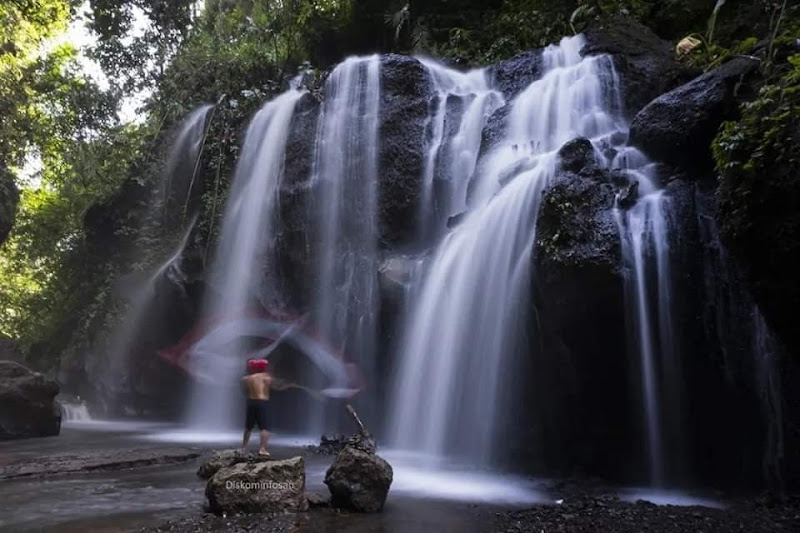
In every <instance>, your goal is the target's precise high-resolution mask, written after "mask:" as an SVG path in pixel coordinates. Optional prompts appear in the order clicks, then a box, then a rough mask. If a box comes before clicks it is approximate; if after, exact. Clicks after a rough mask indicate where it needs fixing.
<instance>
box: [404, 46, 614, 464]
mask: <svg viewBox="0 0 800 533" xmlns="http://www.w3.org/2000/svg"><path fill="white" fill-rule="evenodd" d="M584 43H585V41H584V39H583V37H582V36H576V37H571V38H565V39H563V40H562V41H561V42H560V43H559V45H557V46H556V45H554V46H550V47H548V48H546V49H545V50H544V52H543V57H542V61H543V66H544V75H543V76H542V78H541V79H540V80H538V81H535V82H534V83H532V84H531V85H530V86H529V87H528V88H527V89H526V90H525V91H523V92H522V93H521V94H520V95H519V96H518V97H517V98H516V99H515V100H514V102H513V103H512V109H511V112H510V114H509V118H508V123H507V128H506V132H507V133H506V136H505V139H504V140H503V141H502V142H501V143H499V144H498V145H497V146H496V147H495V148H493V149H492V150H491V151H490V152H489V153H488V154H486V155H485V156H484V157H483V158H482V159H481V161H480V162H479V163H478V164H477V169H476V175H475V177H474V179H475V186H474V191H473V192H472V197H471V202H470V204H471V206H473V207H471V209H470V211H469V212H468V213H467V215H466V218H465V220H464V221H463V222H462V223H461V224H460V225H459V226H458V227H456V228H455V229H454V230H453V231H452V232H451V233H450V234H448V235H447V236H446V237H445V238H444V240H443V241H442V243H441V244H440V245H439V246H438V248H437V250H436V251H435V253H434V254H433V257H432V258H431V259H430V261H429V263H428V264H427V265H426V269H427V271H426V273H425V275H424V276H423V280H422V282H421V285H420V286H419V287H418V288H417V295H416V297H415V298H414V302H413V303H412V304H411V306H410V309H409V312H408V316H407V317H406V322H405V325H404V329H403V338H402V341H401V345H400V348H399V354H398V357H399V365H398V366H399V368H398V369H397V375H396V377H395V383H394V387H393V391H392V404H391V406H390V407H391V412H390V417H389V421H390V425H389V433H390V435H389V437H390V441H391V442H392V444H393V445H395V446H397V447H399V448H402V449H408V450H414V451H418V452H422V453H424V454H426V455H429V456H432V457H434V458H441V457H442V456H445V455H448V456H453V455H458V456H461V457H464V458H467V459H469V460H470V461H471V462H472V463H473V464H476V463H477V464H486V463H487V462H489V461H490V460H491V458H492V451H493V449H492V448H493V444H494V443H495V442H496V440H497V438H496V437H497V432H498V430H499V429H500V427H501V426H502V425H503V424H504V423H506V422H508V421H509V420H510V419H512V418H513V417H514V415H515V413H514V410H513V408H514V406H513V405H509V404H505V403H504V402H503V400H504V398H506V397H508V394H509V391H507V390H505V387H504V382H503V380H502V378H503V377H504V376H507V375H509V374H513V370H512V367H511V365H510V364H509V363H510V362H513V360H514V358H515V352H516V351H517V350H518V346H517V342H516V340H517V338H518V333H519V328H520V327H521V326H522V325H523V324H522V323H523V321H524V320H525V311H524V310H525V309H526V307H527V305H526V304H527V300H528V293H529V292H530V290H529V285H530V277H531V264H530V262H531V253H532V247H533V243H534V238H535V233H536V218H537V212H538V206H539V202H540V200H541V195H542V191H543V190H544V188H545V187H546V186H547V184H548V182H549V181H550V179H551V178H552V177H553V175H554V174H555V172H556V170H557V154H556V151H557V150H558V149H559V148H560V147H561V146H562V145H563V144H564V143H565V142H567V141H569V140H571V139H573V138H576V137H587V138H589V139H592V140H594V141H598V142H599V141H600V140H601V139H603V138H605V137H607V136H609V135H611V134H613V133H615V132H617V131H618V130H620V129H625V128H626V125H625V124H624V123H622V122H621V121H620V120H619V119H617V118H615V116H616V114H617V113H616V111H617V110H616V106H617V105H618V94H617V93H618V91H617V78H616V74H615V72H614V69H613V63H612V60H611V58H610V57H608V56H595V57H586V58H582V57H581V55H580V50H581V48H582V47H583V45H584ZM476 127H477V126H476ZM454 179H460V180H464V181H466V180H468V179H470V176H469V175H461V176H454ZM462 190H464V191H465V189H462ZM457 201H459V202H464V201H465V198H459V199H457Z"/></svg>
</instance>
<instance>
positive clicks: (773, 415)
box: [753, 306, 785, 488]
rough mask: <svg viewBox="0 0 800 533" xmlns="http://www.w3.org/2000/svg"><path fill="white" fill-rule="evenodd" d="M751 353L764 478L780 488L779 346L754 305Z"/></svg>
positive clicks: (781, 467)
mask: <svg viewBox="0 0 800 533" xmlns="http://www.w3.org/2000/svg"><path fill="white" fill-rule="evenodd" d="M753 353H754V355H755V357H756V372H757V375H756V378H757V384H758V393H759V399H760V400H761V409H762V412H763V416H764V420H765V425H766V441H765V443H764V456H763V457H764V458H763V469H764V477H765V478H766V479H767V480H768V482H770V483H772V484H774V485H775V486H777V487H781V488H782V486H783V480H782V476H781V472H782V470H783V461H784V460H785V452H784V438H783V423H784V420H783V405H782V404H783V400H782V394H781V377H780V349H779V346H778V343H777V342H776V341H775V338H774V337H773V335H772V332H771V331H770V330H769V327H768V326H767V323H766V322H765V321H764V316H763V315H762V314H761V310H760V309H759V308H758V307H757V306H753Z"/></svg>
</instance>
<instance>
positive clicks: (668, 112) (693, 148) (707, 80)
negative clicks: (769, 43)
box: [630, 57, 759, 175]
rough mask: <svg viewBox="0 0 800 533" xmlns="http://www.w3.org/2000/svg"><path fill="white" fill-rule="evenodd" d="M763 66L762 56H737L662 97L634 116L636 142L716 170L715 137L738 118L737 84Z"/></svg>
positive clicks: (686, 165) (683, 164)
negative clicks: (713, 156) (760, 58)
mask: <svg viewBox="0 0 800 533" xmlns="http://www.w3.org/2000/svg"><path fill="white" fill-rule="evenodd" d="M758 65H759V61H758V60H757V59H752V58H746V57H740V58H736V59H733V60H731V61H728V62H727V63H725V64H724V65H722V66H721V67H718V68H716V69H714V70H712V71H710V72H706V73H705V74H703V75H702V76H699V77H697V78H695V79H694V80H692V81H690V82H689V83H687V84H685V85H681V86H680V87H678V88H677V89H674V90H672V91H670V92H668V93H666V94H663V95H661V96H659V97H658V98H656V99H655V100H653V101H652V102H650V103H649V104H648V105H647V106H646V107H645V108H644V109H642V110H641V111H640V112H639V113H638V114H637V115H636V117H635V118H634V119H633V122H632V123H631V130H630V139H631V143H632V144H634V145H636V146H638V147H639V148H641V149H642V151H644V152H645V153H646V154H647V155H648V156H650V157H652V158H653V159H656V160H659V161H663V162H665V163H668V164H672V165H675V166H677V167H680V168H683V169H686V170H700V171H707V170H711V169H712V168H713V160H712V157H711V141H713V139H714V136H715V135H716V134H717V130H719V126H720V124H722V122H723V121H725V120H731V119H734V118H736V117H737V116H738V109H739V98H738V97H737V87H738V86H739V84H740V82H741V81H743V80H745V79H746V78H748V76H750V75H752V74H753V73H754V72H755V71H756V70H757V69H758ZM702 174H703V173H702V172H701V175H702Z"/></svg>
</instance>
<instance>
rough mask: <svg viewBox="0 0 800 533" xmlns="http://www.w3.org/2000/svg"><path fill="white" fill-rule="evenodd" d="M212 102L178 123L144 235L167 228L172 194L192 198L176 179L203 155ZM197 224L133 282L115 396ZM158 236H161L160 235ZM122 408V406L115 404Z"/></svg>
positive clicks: (113, 339) (116, 349) (114, 367)
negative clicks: (162, 282) (161, 282)
mask: <svg viewBox="0 0 800 533" xmlns="http://www.w3.org/2000/svg"><path fill="white" fill-rule="evenodd" d="M213 107H214V106H212V105H203V106H200V107H198V108H196V109H195V110H193V111H192V112H191V113H189V115H188V116H187V117H186V118H185V119H184V120H183V121H182V122H181V124H180V125H179V126H178V128H177V130H176V132H175V135H174V140H173V141H172V143H171V144H170V149H169V152H168V153H167V161H166V164H165V165H164V168H163V169H162V171H161V182H160V184H159V188H158V190H157V192H156V193H155V194H154V195H153V197H152V198H151V200H150V203H149V208H148V212H147V215H146V217H145V220H144V223H143V225H142V227H141V228H140V236H142V235H145V236H147V235H150V236H151V237H152V235H153V234H156V235H159V234H160V233H161V232H162V231H163V229H164V223H163V222H164V217H163V216H162V215H160V214H159V211H160V210H161V209H162V208H164V207H165V206H166V205H167V202H168V200H169V198H168V197H169V196H170V195H173V196H175V197H176V198H177V199H178V200H179V201H180V202H181V204H183V203H184V202H186V201H188V198H186V195H187V194H188V191H187V188H186V187H178V189H180V190H178V191H176V190H175V188H174V187H173V185H175V182H176V180H182V179H183V180H188V179H191V177H192V175H193V174H194V172H195V169H196V167H197V164H198V160H199V158H200V146H201V144H202V141H203V137H204V133H205V131H206V122H207V118H208V114H209V112H210V111H211V110H212V109H213ZM193 227H194V221H191V222H190V223H189V224H187V225H186V226H185V228H184V231H183V233H182V237H181V238H180V240H179V241H178V243H177V249H173V250H172V251H171V252H170V254H169V256H168V257H167V259H166V260H165V261H164V262H162V263H160V264H159V265H158V266H156V268H155V270H154V271H153V273H152V274H150V275H148V276H147V277H146V278H145V279H144V280H141V281H138V282H136V283H134V284H133V287H132V288H130V289H129V290H128V293H129V294H128V295H127V296H128V298H127V300H128V301H127V308H126V310H125V314H124V318H123V320H122V321H121V322H120V323H119V324H118V325H117V327H116V328H115V329H114V330H113V331H112V333H111V336H110V346H109V349H110V353H109V357H108V379H107V381H108V382H109V383H110V384H111V385H110V387H109V388H110V389H111V392H112V396H117V395H118V394H119V393H120V391H122V390H124V389H127V388H128V387H129V383H127V382H126V380H127V379H128V377H129V375H130V373H129V371H128V370H129V369H128V363H129V359H130V356H131V349H132V345H133V342H134V338H135V336H136V335H137V334H138V333H140V331H141V328H142V323H143V319H144V317H145V315H146V313H147V311H148V309H149V308H150V306H151V304H152V301H153V298H154V296H155V284H156V282H157V281H158V279H159V277H160V276H161V275H163V274H164V273H165V272H166V271H167V270H168V269H169V268H170V267H171V266H173V265H174V264H176V262H177V260H178V258H179V256H180V253H181V252H182V251H183V249H184V247H185V246H186V243H187V242H188V239H189V235H190V234H191V231H192V229H193ZM158 238H161V237H160V235H159V237H158ZM111 400H112V403H117V402H116V400H117V398H116V397H114V398H111ZM113 407H114V408H118V407H120V406H116V405H115V406H113Z"/></svg>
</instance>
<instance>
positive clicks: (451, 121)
mask: <svg viewBox="0 0 800 533" xmlns="http://www.w3.org/2000/svg"><path fill="white" fill-rule="evenodd" d="M418 59H419V61H420V62H421V63H422V65H423V66H424V67H425V69H426V70H427V71H428V74H429V75H430V77H431V79H432V80H433V89H434V93H435V98H434V99H432V101H431V105H430V110H429V115H428V124H427V126H426V128H425V129H426V141H427V142H426V146H425V160H424V168H423V174H422V180H421V183H422V191H421V193H420V198H421V201H420V233H421V237H422V238H423V239H425V240H427V239H430V238H432V237H436V236H438V234H440V233H441V231H443V230H444V229H445V228H446V225H445V223H446V222H447V219H448V217H450V216H452V215H456V214H458V213H461V212H463V211H464V210H465V209H466V207H467V206H466V197H467V185H468V178H469V177H470V176H472V174H473V173H474V171H475V165H476V163H477V161H478V154H479V152H480V145H481V133H482V131H483V127H484V126H485V125H486V122H487V120H488V119H489V117H490V116H491V115H492V113H494V112H495V111H496V110H497V109H498V108H499V107H501V106H502V105H503V104H504V103H505V102H504V100H503V95H502V94H501V93H500V92H498V91H495V90H493V89H492V88H490V87H489V82H488V78H487V74H486V71H485V69H477V70H471V71H469V72H466V73H465V72H459V71H457V70H453V69H451V68H447V67H445V66H444V65H442V64H440V63H437V62H435V61H432V60H430V59H426V58H422V57H421V58H418ZM435 182H439V183H442V184H443V186H444V189H445V190H444V191H442V192H441V194H436V193H435V191H436V187H435Z"/></svg>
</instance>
